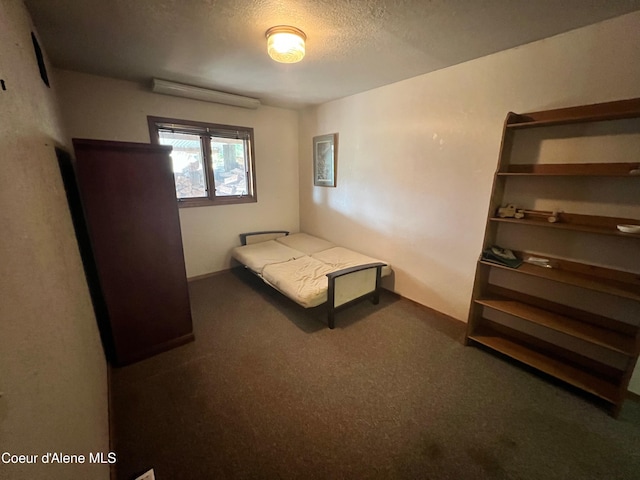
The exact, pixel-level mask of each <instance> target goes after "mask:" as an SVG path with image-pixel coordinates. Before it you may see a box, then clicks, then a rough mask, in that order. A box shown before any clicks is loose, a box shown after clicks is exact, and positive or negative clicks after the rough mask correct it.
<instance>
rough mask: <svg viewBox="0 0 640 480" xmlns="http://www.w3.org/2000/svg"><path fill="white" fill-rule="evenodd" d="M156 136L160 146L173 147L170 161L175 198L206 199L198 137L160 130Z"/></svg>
mask: <svg viewBox="0 0 640 480" xmlns="http://www.w3.org/2000/svg"><path fill="white" fill-rule="evenodd" d="M158 135H159V136H160V143H161V144H162V145H171V146H172V147H173V151H172V152H171V159H172V160H173V175H174V177H175V180H176V196H177V197H178V198H200V197H206V196H207V183H206V178H205V172H204V163H203V160H202V159H203V155H202V148H201V144H200V136H199V135H194V134H190V133H177V132H167V131H162V130H160V131H159V132H158Z"/></svg>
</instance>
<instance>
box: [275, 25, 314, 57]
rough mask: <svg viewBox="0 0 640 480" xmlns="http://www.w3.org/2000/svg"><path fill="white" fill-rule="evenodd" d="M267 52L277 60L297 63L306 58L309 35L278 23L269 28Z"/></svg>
mask: <svg viewBox="0 0 640 480" xmlns="http://www.w3.org/2000/svg"><path fill="white" fill-rule="evenodd" d="M266 37H267V52H268V53H269V56H270V57H271V58H273V59H274V60H275V61H276V62H280V63H296V62H299V61H300V60H302V59H303V58H304V53H305V50H304V42H305V40H306V39H307V36H306V35H305V34H304V32H303V31H302V30H300V29H299V28H296V27H289V26H287V25H278V26H277V27H271V28H270V29H269V30H267V33H266Z"/></svg>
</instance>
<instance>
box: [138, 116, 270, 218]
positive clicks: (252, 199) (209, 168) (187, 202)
mask: <svg viewBox="0 0 640 480" xmlns="http://www.w3.org/2000/svg"><path fill="white" fill-rule="evenodd" d="M147 123H148V125H149V139H150V140H151V143H152V144H156V145H161V143H160V135H159V133H158V132H159V130H161V129H162V128H163V127H164V128H169V129H171V128H174V129H175V130H176V131H178V132H179V131H180V130H183V131H184V132H185V133H191V134H198V135H200V144H201V148H202V154H203V168H204V176H205V182H206V185H205V188H206V190H207V196H206V197H196V198H178V196H177V194H176V201H177V202H178V207H180V208H188V207H206V206H211V205H235V204H242V203H256V202H257V201H258V195H257V192H256V166H255V152H254V147H253V144H254V140H253V128H251V127H240V126H236V125H223V124H218V123H207V122H197V121H194V120H181V119H177V118H168V117H155V116H151V115H149V116H147ZM230 131H236V132H244V133H246V134H247V135H248V139H247V140H246V141H245V147H246V150H247V151H248V153H249V159H248V162H247V165H246V168H248V170H249V171H248V172H246V178H247V179H248V185H247V189H248V191H249V193H248V194H247V195H235V196H231V195H224V196H223V195H220V196H218V195H216V188H215V178H214V175H213V162H212V157H211V142H210V141H206V139H207V137H208V138H211V137H215V136H221V137H224V136H226V135H225V134H220V133H221V132H225V133H226V134H228V132H230ZM216 132H218V133H219V135H216ZM247 144H248V145H247Z"/></svg>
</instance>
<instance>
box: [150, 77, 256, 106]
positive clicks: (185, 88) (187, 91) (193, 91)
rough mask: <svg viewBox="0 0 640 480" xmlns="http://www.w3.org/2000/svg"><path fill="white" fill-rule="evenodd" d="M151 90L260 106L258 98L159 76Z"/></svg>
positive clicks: (214, 101) (227, 103)
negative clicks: (172, 80)
mask: <svg viewBox="0 0 640 480" xmlns="http://www.w3.org/2000/svg"><path fill="white" fill-rule="evenodd" d="M151 90H152V91H153V92H155V93H163V94H165V95H173V96H176V97H186V98H193V99H195V100H202V101H203V102H213V103H223V104H225V105H233V106H234V107H243V108H258V107H259V106H260V100H258V99H257V98H251V97H243V96H241V95H234V94H232V93H225V92H218V91H216V90H209V89H207V88H200V87H194V86H192V85H184V84H182V83H174V82H168V81H167V80H159V79H157V78H154V79H153V82H152V84H151Z"/></svg>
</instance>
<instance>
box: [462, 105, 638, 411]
mask: <svg viewBox="0 0 640 480" xmlns="http://www.w3.org/2000/svg"><path fill="white" fill-rule="evenodd" d="M509 204H512V205H515V207H516V209H517V210H516V211H518V210H519V211H520V212H519V213H520V214H521V215H518V216H519V217H522V215H524V217H523V218H512V217H505V218H501V217H500V216H499V215H498V209H499V207H501V206H502V207H504V206H506V205H509ZM620 224H632V225H640V99H631V100H624V101H617V102H609V103H602V104H596V105H587V106H580V107H572V108H563V109H557V110H549V111H541V112H533V113H525V114H516V113H509V114H508V115H507V118H506V120H505V124H504V131H503V139H502V144H501V149H500V157H499V161H498V168H497V171H496V174H495V180H494V185H493V191H492V196H491V202H490V207H489V216H488V219H487V225H486V231H485V237H484V244H483V251H484V250H485V249H487V248H490V247H491V246H499V247H502V248H505V249H509V250H512V251H513V252H514V254H515V256H516V257H518V258H520V259H522V260H524V263H522V265H520V266H519V267H517V268H510V267H508V266H504V265H500V264H497V263H493V262H491V261H486V260H483V256H481V257H480V260H479V261H478V265H477V270H476V278H475V284H474V289H473V295H472V302H471V308H470V314H469V322H468V328H467V335H466V342H467V344H471V345H473V344H481V345H484V346H485V347H488V348H489V349H492V350H495V351H498V352H500V353H502V354H504V355H507V356H509V357H512V358H514V359H516V360H518V361H519V362H522V363H524V364H526V365H529V366H532V367H534V368H536V369H538V370H540V371H542V372H544V373H546V374H549V375H551V376H553V377H556V378H558V379H560V380H562V381H564V382H566V383H568V384H571V385H573V386H575V387H577V388H579V389H581V390H584V391H586V392H589V393H590V394H592V395H595V396H596V397H599V398H600V399H603V400H604V401H605V403H606V404H607V405H609V406H610V407H611V412H612V414H613V415H614V416H617V414H618V413H619V411H620V408H621V406H622V403H623V401H624V398H625V396H626V393H627V387H628V384H629V380H630V378H631V375H632V373H633V370H634V367H635V365H636V362H637V359H638V352H639V351H640V327H639V324H640V233H624V232H621V231H620V230H619V229H618V228H617V226H618V225H620Z"/></svg>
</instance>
